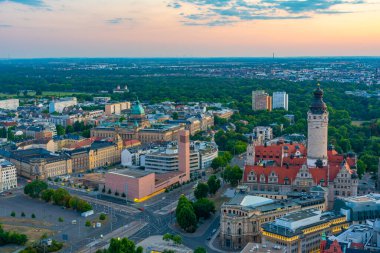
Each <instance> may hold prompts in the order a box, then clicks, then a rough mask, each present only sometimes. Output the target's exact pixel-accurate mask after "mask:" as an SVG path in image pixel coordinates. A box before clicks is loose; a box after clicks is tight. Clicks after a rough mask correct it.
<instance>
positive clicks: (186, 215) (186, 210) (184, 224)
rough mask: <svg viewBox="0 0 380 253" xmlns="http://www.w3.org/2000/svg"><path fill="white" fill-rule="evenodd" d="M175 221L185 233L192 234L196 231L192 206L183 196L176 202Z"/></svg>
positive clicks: (195, 220) (195, 218)
mask: <svg viewBox="0 0 380 253" xmlns="http://www.w3.org/2000/svg"><path fill="white" fill-rule="evenodd" d="M176 219H177V222H178V225H179V226H180V227H181V228H182V229H184V230H185V231H186V232H191V233H192V232H195V230H196V229H197V217H196V215H195V212H194V208H193V205H192V203H191V202H190V201H189V200H188V199H187V198H186V197H185V196H184V195H181V197H180V198H179V200H178V204H177V209H176Z"/></svg>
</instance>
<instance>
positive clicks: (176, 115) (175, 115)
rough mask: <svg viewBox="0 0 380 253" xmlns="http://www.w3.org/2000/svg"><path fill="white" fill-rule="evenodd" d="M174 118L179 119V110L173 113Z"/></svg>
mask: <svg viewBox="0 0 380 253" xmlns="http://www.w3.org/2000/svg"><path fill="white" fill-rule="evenodd" d="M172 118H173V119H174V120H177V119H178V112H173V114H172Z"/></svg>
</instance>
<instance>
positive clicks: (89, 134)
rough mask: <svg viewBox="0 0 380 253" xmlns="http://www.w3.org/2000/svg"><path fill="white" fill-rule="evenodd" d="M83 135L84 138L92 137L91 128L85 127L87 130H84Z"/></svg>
mask: <svg viewBox="0 0 380 253" xmlns="http://www.w3.org/2000/svg"><path fill="white" fill-rule="evenodd" d="M82 136H83V137H84V138H90V137H91V130H90V129H85V130H83V132H82Z"/></svg>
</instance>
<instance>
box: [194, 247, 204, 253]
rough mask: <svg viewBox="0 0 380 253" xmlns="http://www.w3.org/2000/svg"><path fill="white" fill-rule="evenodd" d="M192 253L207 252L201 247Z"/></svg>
mask: <svg viewBox="0 0 380 253" xmlns="http://www.w3.org/2000/svg"><path fill="white" fill-rule="evenodd" d="M194 253H207V250H206V249H205V248H202V247H198V248H196V249H195V250H194Z"/></svg>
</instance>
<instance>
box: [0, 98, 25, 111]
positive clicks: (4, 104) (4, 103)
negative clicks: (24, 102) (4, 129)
mask: <svg viewBox="0 0 380 253" xmlns="http://www.w3.org/2000/svg"><path fill="white" fill-rule="evenodd" d="M19 106H20V101H19V100H18V99H6V100H0V109H4V110H17V107H19Z"/></svg>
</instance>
